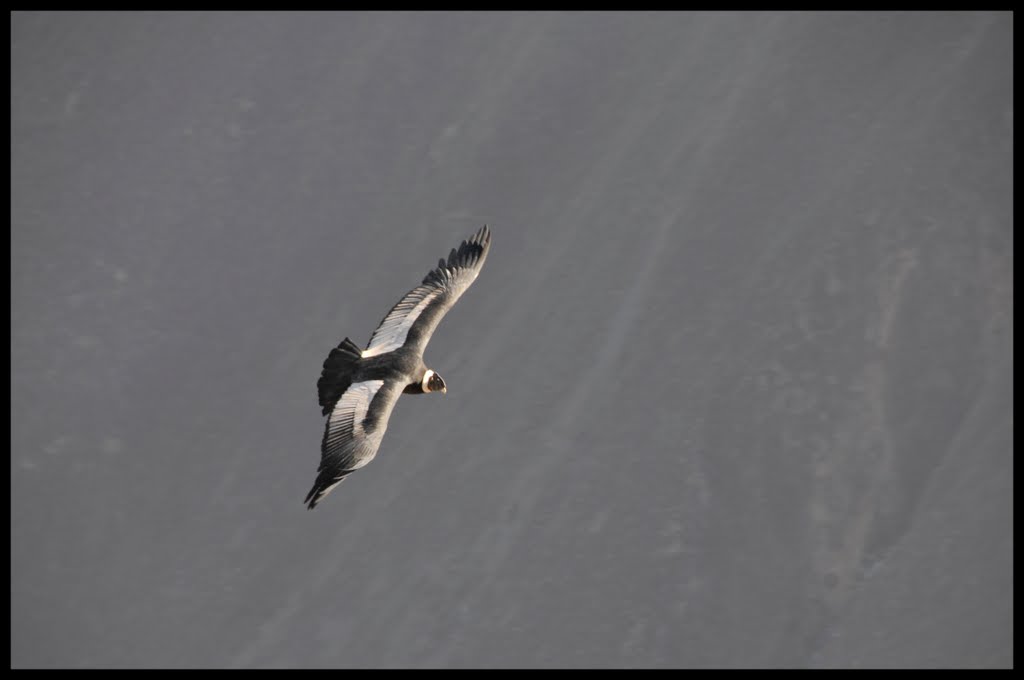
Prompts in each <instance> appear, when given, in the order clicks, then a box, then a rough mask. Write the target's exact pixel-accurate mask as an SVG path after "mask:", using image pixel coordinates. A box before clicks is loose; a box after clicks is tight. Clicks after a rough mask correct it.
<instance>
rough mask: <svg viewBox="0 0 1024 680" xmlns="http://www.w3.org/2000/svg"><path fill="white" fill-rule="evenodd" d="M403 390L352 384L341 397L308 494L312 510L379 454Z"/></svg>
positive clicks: (383, 384) (381, 383)
mask: <svg viewBox="0 0 1024 680" xmlns="http://www.w3.org/2000/svg"><path fill="white" fill-rule="evenodd" d="M403 387H404V386H403V385H395V384H392V383H387V382H385V381H384V380H366V381H363V382H357V383H352V384H351V385H349V386H348V389H346V390H345V392H344V393H343V394H342V395H341V398H339V399H338V401H337V403H336V404H335V405H334V408H333V409H332V410H331V414H330V416H329V417H328V418H327V425H326V427H325V428H324V438H323V441H322V443H321V445H320V467H319V468H317V473H318V474H317V477H316V482H315V483H314V484H313V488H312V489H310V490H309V494H307V495H306V501H305V502H306V504H307V505H308V507H309V509H310V510H312V509H313V508H315V507H316V504H317V503H319V502H320V499H322V498H323V497H324V496H326V495H327V494H328V493H330V492H331V490H332V489H333V488H334V487H336V486H338V484H340V483H341V482H342V480H343V479H345V477H347V476H348V475H349V474H351V473H352V472H353V471H355V470H358V469H359V468H361V467H363V466H364V465H366V464H367V463H369V462H370V461H371V460H373V457H374V456H375V455H377V449H378V447H380V442H381V439H383V438H384V432H385V430H387V427H388V418H390V417H391V411H392V409H394V407H395V402H397V401H398V397H399V396H401V394H402V388H403Z"/></svg>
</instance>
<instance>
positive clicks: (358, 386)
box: [324, 380, 384, 469]
mask: <svg viewBox="0 0 1024 680" xmlns="http://www.w3.org/2000/svg"><path fill="white" fill-rule="evenodd" d="M383 384H384V381H383V380H367V381H366V382H360V383H353V384H352V385H350V386H349V388H348V389H347V390H345V394H343V395H341V399H339V400H338V403H337V404H336V405H335V406H334V411H333V412H331V418H330V421H329V423H328V425H327V434H326V436H325V437H324V445H325V447H326V448H327V449H328V450H334V449H335V447H338V446H345V445H346V444H348V443H350V442H352V441H353V440H359V439H362V437H363V435H364V434H365V432H364V431H363V421H365V420H366V412H367V411H368V410H369V409H370V403H371V402H372V401H373V397H374V395H376V394H377V390H379V389H380V387H381V385H383ZM368 462H370V461H369V460H366V461H365V462H362V463H361V464H360V465H356V466H355V467H362V466H363V465H365V464H366V463H368ZM355 467H354V468H353V469H355Z"/></svg>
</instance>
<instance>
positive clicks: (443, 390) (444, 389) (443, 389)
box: [441, 385, 448, 394]
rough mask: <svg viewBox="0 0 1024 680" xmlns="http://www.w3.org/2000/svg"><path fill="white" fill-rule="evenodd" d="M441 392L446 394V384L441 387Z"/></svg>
mask: <svg viewBox="0 0 1024 680" xmlns="http://www.w3.org/2000/svg"><path fill="white" fill-rule="evenodd" d="M441 394H448V386H447V385H445V386H444V387H442V388H441Z"/></svg>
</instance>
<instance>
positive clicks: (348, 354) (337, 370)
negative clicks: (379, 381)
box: [316, 338, 363, 415]
mask: <svg viewBox="0 0 1024 680" xmlns="http://www.w3.org/2000/svg"><path fill="white" fill-rule="evenodd" d="M362 355H363V353H362V351H361V350H360V349H359V347H358V346H357V345H356V344H355V343H354V342H352V341H351V340H349V339H348V338H345V339H344V340H342V341H341V344H340V345H338V346H337V347H336V348H334V349H332V350H331V353H330V354H329V355H327V358H326V359H324V368H323V371H321V373H320V379H319V380H318V381H317V382H316V389H317V392H318V393H319V395H320V407H321V408H322V409H323V415H327V414H328V413H330V412H331V409H332V408H334V405H335V404H336V403H337V402H338V399H340V398H341V395H342V394H344V393H345V390H347V389H348V386H349V385H350V384H351V383H352V371H353V370H354V369H355V366H356V362H357V361H359V358H360V357H361V356H362Z"/></svg>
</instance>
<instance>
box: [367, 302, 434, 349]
mask: <svg viewBox="0 0 1024 680" xmlns="http://www.w3.org/2000/svg"><path fill="white" fill-rule="evenodd" d="M443 292H444V289H443V288H433V287H429V286H419V287H417V288H414V289H413V290H412V291H411V292H410V293H409V294H408V295H406V296H405V297H404V298H402V300H401V302H399V303H398V304H397V305H395V307H394V309H392V310H391V311H390V312H389V313H388V315H387V316H386V317H385V318H384V320H383V321H381V323H380V326H378V327H377V330H375V331H374V332H373V337H372V338H370V344H369V346H368V347H367V348H366V349H365V350H363V353H362V355H363V356H364V357H375V356H377V355H378V354H387V353H388V352H394V351H395V350H396V349H398V348H399V347H401V346H402V345H404V344H405V339H406V337H407V336H408V335H409V329H410V328H412V325H413V324H414V323H416V319H418V318H420V314H422V313H423V311H424V310H425V309H426V308H427V307H429V306H430V303H431V302H433V301H434V300H435V299H436V298H437V297H438V296H439V295H441V293H443Z"/></svg>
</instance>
